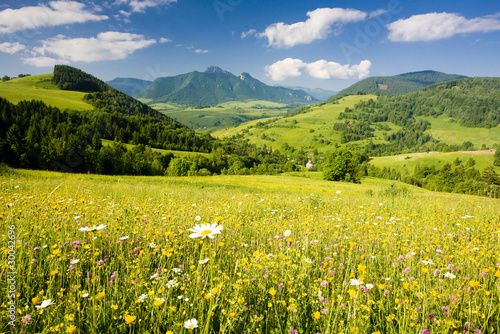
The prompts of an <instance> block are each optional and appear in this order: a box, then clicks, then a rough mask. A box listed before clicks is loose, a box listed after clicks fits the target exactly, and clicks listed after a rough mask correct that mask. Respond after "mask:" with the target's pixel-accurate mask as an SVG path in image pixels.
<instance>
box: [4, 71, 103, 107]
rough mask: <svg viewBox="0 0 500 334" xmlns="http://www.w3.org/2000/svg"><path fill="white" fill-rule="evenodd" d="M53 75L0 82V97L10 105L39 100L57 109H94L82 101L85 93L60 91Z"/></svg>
mask: <svg viewBox="0 0 500 334" xmlns="http://www.w3.org/2000/svg"><path fill="white" fill-rule="evenodd" d="M53 77H54V74H53V73H50V74H42V75H33V76H27V77H23V78H19V79H11V80H9V81H5V82H2V81H0V97H2V98H4V99H7V100H8V101H10V102H11V103H14V104H17V103H19V102H20V101H23V100H26V99H29V100H32V99H33V100H41V101H44V102H45V104H47V105H51V106H54V107H57V108H59V109H62V110H64V109H67V108H69V109H74V110H93V109H94V107H93V106H92V105H91V104H89V103H88V102H86V101H84V100H83V97H84V96H85V94H86V93H85V92H78V91H69V90H61V89H60V88H59V87H58V86H57V85H56V84H55V83H54V82H53V80H52V79H53Z"/></svg>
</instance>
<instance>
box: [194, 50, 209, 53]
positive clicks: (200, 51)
mask: <svg viewBox="0 0 500 334" xmlns="http://www.w3.org/2000/svg"><path fill="white" fill-rule="evenodd" d="M194 52H196V53H207V52H208V50H203V49H196V50H194Z"/></svg>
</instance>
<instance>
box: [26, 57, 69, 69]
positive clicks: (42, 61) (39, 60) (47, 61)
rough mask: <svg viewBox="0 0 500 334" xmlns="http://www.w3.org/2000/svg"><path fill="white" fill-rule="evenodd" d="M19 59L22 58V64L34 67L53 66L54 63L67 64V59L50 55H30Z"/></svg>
mask: <svg viewBox="0 0 500 334" xmlns="http://www.w3.org/2000/svg"><path fill="white" fill-rule="evenodd" d="M21 59H22V60H23V64H26V65H31V66H36V67H54V65H56V64H69V62H68V61H67V60H64V59H55V58H51V57H30V58H21Z"/></svg>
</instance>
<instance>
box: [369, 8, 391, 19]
mask: <svg viewBox="0 0 500 334" xmlns="http://www.w3.org/2000/svg"><path fill="white" fill-rule="evenodd" d="M386 13H389V11H388V10H387V9H383V8H381V9H377V10H374V11H373V12H371V13H370V15H368V18H369V19H372V18H374V17H377V16H379V15H382V14H386Z"/></svg>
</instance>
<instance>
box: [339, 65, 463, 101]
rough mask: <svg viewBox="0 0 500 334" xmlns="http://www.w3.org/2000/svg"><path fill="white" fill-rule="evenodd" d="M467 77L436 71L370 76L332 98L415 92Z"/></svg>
mask: <svg viewBox="0 0 500 334" xmlns="http://www.w3.org/2000/svg"><path fill="white" fill-rule="evenodd" d="M462 78H465V76H463V75H457V74H446V73H442V72H436V71H420V72H411V73H405V74H400V75H394V76H380V77H370V78H366V79H364V80H361V81H359V82H357V83H355V84H354V85H352V86H350V87H348V88H346V89H344V90H341V91H340V92H338V93H337V94H335V95H334V96H332V98H331V99H330V100H333V99H334V98H336V97H342V96H345V95H360V94H374V93H377V92H378V93H379V94H382V95H401V94H406V93H410V92H415V91H417V90H419V89H422V88H424V87H427V86H430V85H434V84H437V83H440V82H445V81H450V80H456V79H462Z"/></svg>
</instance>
